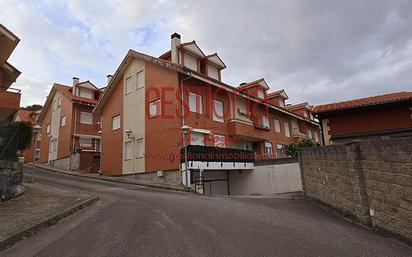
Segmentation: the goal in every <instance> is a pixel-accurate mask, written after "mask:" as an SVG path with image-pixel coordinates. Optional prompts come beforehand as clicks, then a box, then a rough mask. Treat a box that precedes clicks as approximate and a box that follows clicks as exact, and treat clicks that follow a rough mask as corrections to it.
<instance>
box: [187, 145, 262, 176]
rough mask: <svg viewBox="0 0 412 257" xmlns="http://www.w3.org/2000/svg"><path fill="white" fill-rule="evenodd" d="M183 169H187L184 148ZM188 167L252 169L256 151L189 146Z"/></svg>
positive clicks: (197, 168)
mask: <svg viewBox="0 0 412 257" xmlns="http://www.w3.org/2000/svg"><path fill="white" fill-rule="evenodd" d="M180 161H181V163H182V169H185V163H184V162H185V155H184V148H182V149H181V158H180ZM187 161H188V169H195V170H200V169H203V170H250V169H253V168H254V162H255V152H253V151H248V150H239V149H233V148H219V147H213V146H200V145H189V146H187Z"/></svg>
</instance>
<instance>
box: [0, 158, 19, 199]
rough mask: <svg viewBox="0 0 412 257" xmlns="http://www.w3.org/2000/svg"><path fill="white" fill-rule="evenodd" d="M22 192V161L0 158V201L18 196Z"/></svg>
mask: <svg viewBox="0 0 412 257" xmlns="http://www.w3.org/2000/svg"><path fill="white" fill-rule="evenodd" d="M23 193H24V186H23V162H14V161H1V160H0V201H6V200H9V199H11V198H14V197H18V196H20V195H21V194H23Z"/></svg>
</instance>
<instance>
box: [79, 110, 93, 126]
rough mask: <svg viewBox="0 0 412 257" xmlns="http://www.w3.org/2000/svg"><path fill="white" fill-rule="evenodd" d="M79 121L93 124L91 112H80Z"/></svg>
mask: <svg viewBox="0 0 412 257" xmlns="http://www.w3.org/2000/svg"><path fill="white" fill-rule="evenodd" d="M80 123H81V124H89V125H90V124H93V113H91V112H80Z"/></svg>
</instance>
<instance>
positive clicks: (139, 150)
mask: <svg viewBox="0 0 412 257" xmlns="http://www.w3.org/2000/svg"><path fill="white" fill-rule="evenodd" d="M143 155H144V141H143V138H140V139H137V140H136V158H141V157H143Z"/></svg>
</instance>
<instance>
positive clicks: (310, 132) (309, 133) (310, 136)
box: [308, 130, 312, 139]
mask: <svg viewBox="0 0 412 257" xmlns="http://www.w3.org/2000/svg"><path fill="white" fill-rule="evenodd" d="M308 137H309V138H310V139H312V130H308Z"/></svg>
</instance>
